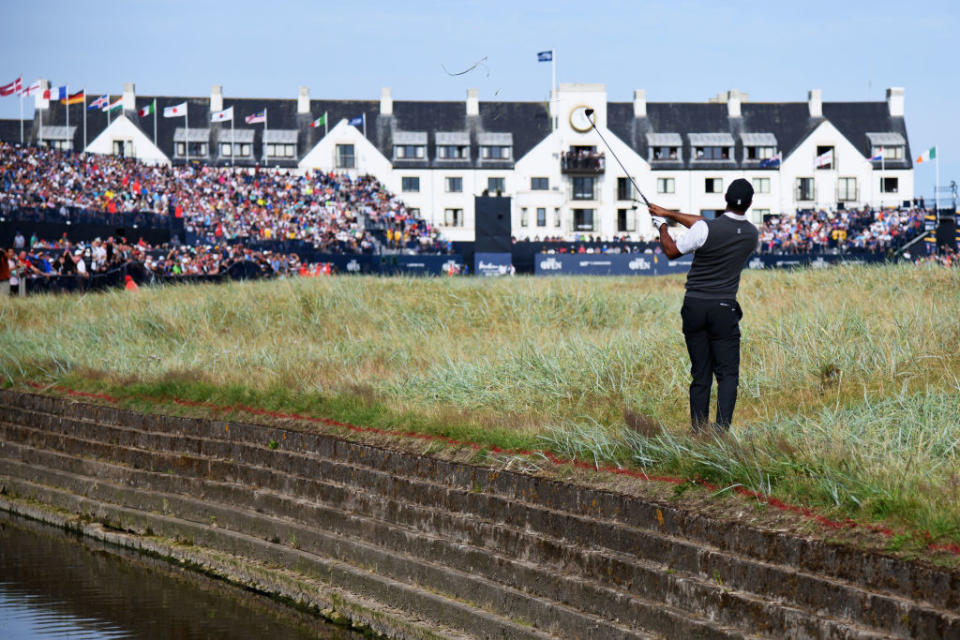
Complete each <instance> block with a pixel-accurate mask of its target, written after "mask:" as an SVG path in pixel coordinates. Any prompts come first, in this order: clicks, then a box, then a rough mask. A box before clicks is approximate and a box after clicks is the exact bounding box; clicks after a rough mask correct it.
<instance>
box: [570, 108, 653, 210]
mask: <svg viewBox="0 0 960 640" xmlns="http://www.w3.org/2000/svg"><path fill="white" fill-rule="evenodd" d="M583 112H584V113H585V114H586V115H587V121H588V122H590V126H591V127H593V130H594V131H596V132H597V135H598V136H600V139H601V140H603V144H604V145H605V146H606V147H607V151H609V152H610V155H612V156H613V159H614V160H616V161H617V164H619V165H620V168H621V169H623V172H624V173H625V174H627V177H628V178H630V182H632V183H633V188H634V189H636V190H637V193H639V194H640V197H641V198H643V204H645V205H646V206H647V209H650V202H649V201H648V200H647V196H645V195H643V191H641V190H640V186H639V185H638V184H637V181H636V180H634V179H633V176H632V175H630V172H629V171H627V168H626V167H625V166H623V163H622V162H620V158H618V157H617V154H616V153H614V152H613V149H612V148H611V147H610V145H609V144H608V143H607V140H606V138H604V137H603V134H602V133H600V130H599V129H597V125H596V124H594V122H593V120H592V119H591V118H590V116H592V115H593V109H584V111H583Z"/></svg>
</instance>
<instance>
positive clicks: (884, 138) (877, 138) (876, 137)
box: [867, 131, 907, 161]
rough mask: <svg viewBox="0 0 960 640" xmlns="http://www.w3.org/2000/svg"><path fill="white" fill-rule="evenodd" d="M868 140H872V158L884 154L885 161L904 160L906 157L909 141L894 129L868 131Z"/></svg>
mask: <svg viewBox="0 0 960 640" xmlns="http://www.w3.org/2000/svg"><path fill="white" fill-rule="evenodd" d="M867 140H868V141H869V142H870V157H871V158H876V157H877V156H880V155H881V154H882V155H883V160H884V161H902V160H903V159H904V158H905V157H906V146H907V141H906V140H905V139H904V138H903V136H902V135H900V134H899V133H894V132H893V131H883V132H876V133H867ZM881 149H882V151H881Z"/></svg>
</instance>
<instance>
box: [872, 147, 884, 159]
mask: <svg viewBox="0 0 960 640" xmlns="http://www.w3.org/2000/svg"><path fill="white" fill-rule="evenodd" d="M876 160H883V147H877V148H876V149H874V150H873V155H872V156H870V162H874V161H876Z"/></svg>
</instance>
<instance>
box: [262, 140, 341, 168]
mask: <svg viewBox="0 0 960 640" xmlns="http://www.w3.org/2000/svg"><path fill="white" fill-rule="evenodd" d="M337 146H338V147H343V146H348V147H353V145H352V144H351V145H337ZM338 154H339V148H338ZM267 157H268V158H296V157H297V145H295V144H279V143H272V142H271V143H268V144H267ZM350 162H351V164H350V168H352V167H353V161H352V160H351V161H350ZM337 166H338V167H339V166H340V165H339V164H338V165H337Z"/></svg>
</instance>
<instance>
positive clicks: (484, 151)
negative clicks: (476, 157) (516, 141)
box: [480, 145, 513, 160]
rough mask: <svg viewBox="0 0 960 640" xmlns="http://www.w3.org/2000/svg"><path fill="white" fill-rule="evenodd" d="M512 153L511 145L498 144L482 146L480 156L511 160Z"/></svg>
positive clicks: (486, 158)
mask: <svg viewBox="0 0 960 640" xmlns="http://www.w3.org/2000/svg"><path fill="white" fill-rule="evenodd" d="M512 155H513V154H512V149H511V147H505V146H496V145H489V146H483V147H480V157H481V158H483V159H484V160H509V159H510V157H511V156H512Z"/></svg>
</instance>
